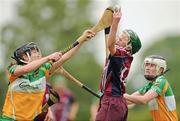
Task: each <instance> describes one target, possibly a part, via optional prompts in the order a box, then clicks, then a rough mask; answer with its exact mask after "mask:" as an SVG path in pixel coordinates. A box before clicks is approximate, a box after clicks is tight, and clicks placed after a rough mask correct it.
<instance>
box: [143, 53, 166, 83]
mask: <svg viewBox="0 0 180 121" xmlns="http://www.w3.org/2000/svg"><path fill="white" fill-rule="evenodd" d="M146 63H150V64H154V65H156V76H155V77H151V76H149V75H144V76H145V78H146V79H147V80H154V79H155V78H157V77H158V76H160V75H163V74H165V73H166V72H167V70H168V69H167V62H166V59H165V58H163V57H162V56H159V55H151V56H148V57H146V58H145V59H144V64H143V67H144V68H145V64H146ZM161 68H163V71H162V72H160V69H161Z"/></svg>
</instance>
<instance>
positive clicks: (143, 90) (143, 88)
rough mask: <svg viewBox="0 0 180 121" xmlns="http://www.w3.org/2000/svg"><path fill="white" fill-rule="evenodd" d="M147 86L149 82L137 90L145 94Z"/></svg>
mask: <svg viewBox="0 0 180 121" xmlns="http://www.w3.org/2000/svg"><path fill="white" fill-rule="evenodd" d="M149 87H150V84H149V83H147V84H145V85H144V86H143V87H142V88H140V89H139V90H137V91H138V92H139V93H140V94H142V95H143V94H145V93H146V92H147V91H148V89H149Z"/></svg>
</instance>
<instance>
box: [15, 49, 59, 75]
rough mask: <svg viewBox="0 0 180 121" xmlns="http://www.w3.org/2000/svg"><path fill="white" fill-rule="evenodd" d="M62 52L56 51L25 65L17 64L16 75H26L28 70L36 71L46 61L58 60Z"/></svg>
mask: <svg viewBox="0 0 180 121" xmlns="http://www.w3.org/2000/svg"><path fill="white" fill-rule="evenodd" d="M61 56H62V55H61V53H60V52H55V53H53V54H51V55H48V56H46V57H42V58H41V59H38V60H35V61H32V62H30V63H28V64H26V65H23V66H17V68H16V69H15V71H14V73H13V74H14V76H17V77H19V76H21V75H24V74H26V73H28V72H31V71H34V70H36V69H38V68H39V67H40V66H41V65H42V64H43V63H46V62H48V61H50V60H54V61H58V60H59V59H60V58H61Z"/></svg>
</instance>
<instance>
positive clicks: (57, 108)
mask: <svg viewBox="0 0 180 121" xmlns="http://www.w3.org/2000/svg"><path fill="white" fill-rule="evenodd" d="M56 91H57V93H58V94H59V96H60V97H61V100H60V102H59V103H56V104H54V105H53V106H52V107H51V111H52V112H53V114H54V116H55V121H70V119H69V117H68V116H69V112H70V109H71V106H72V104H73V103H74V102H75V97H74V95H73V94H72V93H71V92H70V91H69V90H67V89H66V90H65V89H64V90H59V91H58V90H56Z"/></svg>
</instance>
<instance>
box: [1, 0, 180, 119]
mask: <svg viewBox="0 0 180 121" xmlns="http://www.w3.org/2000/svg"><path fill="white" fill-rule="evenodd" d="M90 3H91V0H22V1H21V2H18V4H17V17H15V18H14V19H13V21H11V22H9V23H7V24H6V25H4V26H3V27H2V28H1V29H0V32H1V35H0V36H1V38H0V39H1V44H2V46H3V47H4V48H3V50H4V51H3V52H4V54H5V55H6V58H5V60H4V62H5V65H8V64H9V63H10V61H11V59H10V56H11V55H12V53H13V50H14V49H15V48H17V47H18V46H20V45H22V44H23V43H27V42H31V41H33V42H36V43H38V45H39V46H40V48H41V51H42V53H43V55H48V54H50V53H52V52H54V51H58V50H61V49H63V48H65V47H66V46H67V45H69V44H71V43H72V42H73V41H75V40H76V39H77V38H78V36H80V35H81V33H82V32H83V31H84V30H85V29H87V28H90V27H91V26H93V23H92V22H91V19H92V16H90V15H89V5H90ZM179 40H180V36H169V35H168V36H167V37H164V38H161V39H160V40H159V41H157V43H154V45H152V46H151V47H150V48H148V49H147V50H145V52H144V54H143V57H142V58H141V60H143V59H144V57H145V56H146V55H149V54H160V55H162V56H164V57H165V58H167V60H168V64H169V67H170V69H171V71H170V72H168V73H167V74H166V77H167V79H168V80H169V82H170V84H171V86H172V88H173V90H174V94H175V96H176V102H177V108H178V110H179V109H180V103H179V102H180V94H178V92H179V91H180V88H178V85H180V81H179V79H180V75H179V74H178V73H179V67H180V64H179V62H180V51H178V46H179V45H180V41H179ZM92 41H93V40H92ZM96 47H97V45H95V44H94V43H92V42H88V43H86V44H85V45H83V47H82V48H81V49H80V51H79V52H78V54H77V55H75V56H74V57H73V58H72V59H71V60H70V61H68V62H66V63H65V64H64V68H65V69H67V70H68V71H69V72H70V73H71V74H72V75H74V76H75V77H76V78H78V79H80V80H82V82H83V83H85V84H86V85H88V86H89V87H90V88H92V89H94V90H97V89H98V87H99V80H100V75H101V72H102V68H103V67H102V66H100V65H99V64H98V62H97V60H96V58H95V53H96V52H95V48H96ZM6 67H7V66H4V68H3V70H0V80H1V81H0V109H2V107H3V104H4V99H5V94H6V91H7V83H8V81H7V78H6V76H5V72H6V71H5V69H6ZM137 75H142V73H141V72H136V73H135V74H134V75H133V77H135V76H137ZM67 82H68V86H69V88H70V89H71V90H72V91H73V92H74V93H75V95H76V98H77V101H78V102H79V104H80V108H79V112H78V115H77V118H76V120H77V121H87V120H88V119H89V107H90V104H91V102H92V96H91V95H90V94H88V93H87V92H85V91H84V90H82V89H80V88H79V87H78V86H76V85H75V84H74V83H72V82H69V81H67ZM132 86H133V85H131V84H129V85H128V87H129V88H128V92H133V91H135V90H134V89H133V88H132ZM1 111H2V110H0V114H1ZM151 120H152V119H151V117H150V114H149V110H148V108H147V106H135V107H134V108H133V109H130V112H129V117H128V121H151Z"/></svg>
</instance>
